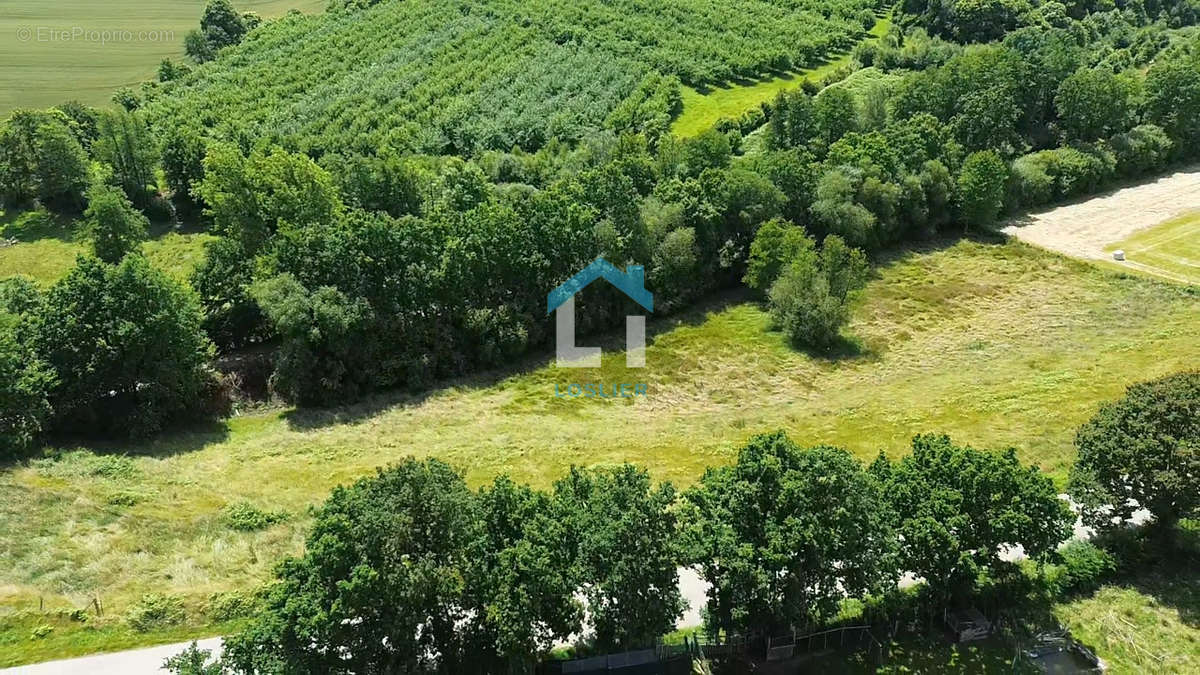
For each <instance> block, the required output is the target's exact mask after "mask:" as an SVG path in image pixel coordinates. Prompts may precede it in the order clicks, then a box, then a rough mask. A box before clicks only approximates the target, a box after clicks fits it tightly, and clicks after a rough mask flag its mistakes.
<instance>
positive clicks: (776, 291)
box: [767, 234, 868, 349]
mask: <svg viewBox="0 0 1200 675" xmlns="http://www.w3.org/2000/svg"><path fill="white" fill-rule="evenodd" d="M795 236H796V235H792V237H791V238H792V240H793V241H792V243H790V246H791V247H794V248H795V249H796V253H797V255H796V256H795V257H792V258H789V259H785V260H784V262H783V266H782V268H781V270H782V271H781V272H780V273H779V277H778V278H777V279H775V280H774V281H773V282H771V285H770V290H769V291H768V293H767V308H768V310H769V311H770V313H771V320H772V321H773V322H774V324H775V325H776V326H777V327H778V328H780V329H781V330H783V332H784V333H785V334H786V335H787V336H788V339H789V340H791V341H792V343H793V344H795V345H796V346H799V347H810V348H815V349H829V348H830V347H833V346H835V345H836V344H837V341H838V339H839V337H840V335H839V330H840V329H841V327H842V326H843V325H844V324H845V323H846V321H847V319H848V318H849V305H848V302H847V300H848V296H849V294H850V293H851V292H853V291H856V290H858V289H860V288H862V287H863V285H864V284H866V281H867V272H868V266H867V260H866V256H865V255H863V252H862V251H860V250H858V249H853V248H850V247H848V246H847V245H846V242H845V240H843V239H842V238H841V237H839V236H837V235H833V234H831V235H829V236H828V237H826V238H825V242H824V243H823V245H822V246H821V251H820V254H817V252H816V251H815V249H814V248H813V246H812V243H811V242H809V243H807V244H802V243H800V242H798V241H796V240H795ZM788 238H789V237H787V235H786V234H785V238H784V241H782V242H781V244H782V249H783V251H785V252H786V251H787V249H788V248H789V242H788V241H787V239H788Z"/></svg>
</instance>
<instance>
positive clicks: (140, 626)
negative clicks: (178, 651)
mask: <svg viewBox="0 0 1200 675" xmlns="http://www.w3.org/2000/svg"><path fill="white" fill-rule="evenodd" d="M186 618H187V613H186V612H185V611H184V609H183V602H182V601H180V599H179V598H176V597H172V596H169V595H161V594H159V593H149V594H147V595H143V596H142V599H141V601H139V602H138V604H136V605H134V606H133V607H132V608H131V609H130V610H129V612H128V613H127V614H126V615H125V623H127V624H129V627H130V628H132V629H134V630H135V631H137V632H139V633H145V632H147V631H151V630H154V629H156V628H165V627H167V626H174V625H176V624H180V623H183V620H184V619H186Z"/></svg>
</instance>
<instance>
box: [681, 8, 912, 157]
mask: <svg viewBox="0 0 1200 675" xmlns="http://www.w3.org/2000/svg"><path fill="white" fill-rule="evenodd" d="M891 25H892V22H891V19H888V18H883V19H880V20H879V21H877V22H876V23H875V26H874V27H873V28H872V29H871V32H870V35H871V38H872V39H873V38H878V37H881V36H883V35H886V34H887V31H888V28H889V27H890V26H891ZM849 63H850V52H849V51H845V52H841V53H838V54H832V55H830V58H829V59H828V60H827V61H826V62H825V63H823V64H821V65H819V66H817V67H815V68H810V69H806V70H798V71H792V72H788V73H779V74H777V75H775V76H773V77H765V78H762V79H760V80H756V81H748V82H740V83H736V84H729V85H726V86H715V87H709V88H706V89H704V90H703V91H701V90H698V89H695V88H693V87H683V89H682V90H681V92H680V93H681V95H682V99H683V112H682V113H680V115H679V117H678V118H676V119H675V122H674V123H673V124H672V125H671V133H673V134H675V135H676V136H683V137H686V136H694V135H696V134H698V133H700V132H701V131H704V130H705V129H708V128H709V127H711V126H712V125H713V124H715V123H716V122H717V120H720V119H722V118H728V119H737V118H738V117H739V116H741V114H742V113H744V112H746V111H747V110H750V109H752V108H754V107H755V106H758V105H761V104H763V103H766V102H768V101H771V100H773V99H774V98H775V97H776V96H777V95H778V94H779V92H781V91H787V90H789V89H793V88H795V87H799V86H800V83H802V82H803V81H804V80H806V79H808V80H812V81H814V82H816V81H819V80H820V79H821V78H823V77H825V76H826V75H828V74H829V73H832V72H834V71H835V70H837V69H839V68H842V67H844V66H847V65H849Z"/></svg>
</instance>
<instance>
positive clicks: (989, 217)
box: [958, 150, 1008, 227]
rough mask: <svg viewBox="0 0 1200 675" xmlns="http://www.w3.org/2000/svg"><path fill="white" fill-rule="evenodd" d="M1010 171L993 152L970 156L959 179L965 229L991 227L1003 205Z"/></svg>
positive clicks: (960, 203)
mask: <svg viewBox="0 0 1200 675" xmlns="http://www.w3.org/2000/svg"><path fill="white" fill-rule="evenodd" d="M1007 180H1008V167H1006V166H1005V165H1004V161H1003V160H1001V159H1000V157H999V156H998V155H997V154H996V153H995V152H992V151H991V150H985V151H982V152H974V153H971V155H969V156H968V157H967V159H966V161H965V162H963V167H962V171H961V172H960V173H959V175H958V201H959V210H960V213H961V214H962V219H963V225H964V226H968V227H969V226H971V225H977V226H983V227H986V226H988V225H991V224H992V223H993V222H995V220H996V216H998V215H999V214H1000V208H1001V206H1003V204H1004V185H1005V182H1006V181H1007Z"/></svg>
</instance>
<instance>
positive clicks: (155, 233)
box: [0, 211, 214, 287]
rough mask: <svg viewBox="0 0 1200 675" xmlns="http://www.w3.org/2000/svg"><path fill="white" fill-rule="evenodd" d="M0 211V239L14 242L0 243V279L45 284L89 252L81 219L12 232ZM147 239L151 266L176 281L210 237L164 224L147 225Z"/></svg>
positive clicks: (184, 275) (57, 220)
mask: <svg viewBox="0 0 1200 675" xmlns="http://www.w3.org/2000/svg"><path fill="white" fill-rule="evenodd" d="M11 220H12V219H11V218H6V217H5V216H4V214H3V212H2V211H0V239H5V238H9V237H11V238H12V239H14V240H15V241H16V243H15V244H8V245H0V279H3V278H4V277H8V276H12V275H16V274H23V275H26V276H29V277H32V278H33V280H34V281H35V282H37V283H38V284H39V285H40V286H43V287H46V286H50V285H51V284H53V283H54V282H55V281H58V280H59V279H60V278H62V277H63V276H65V275H66V274H67V272H70V271H71V268H73V267H74V266H75V258H76V257H77V256H79V255H83V254H85V253H88V252H89V248H90V245H89V244H88V242H87V240H86V237H85V235H84V234H83V233H82V232H80V231H79V228H80V226H81V221H78V220H71V219H69V218H65V217H55V219H54V220H53V221H51V222H50V223H48V225H49V226H48V227H47V228H41V229H36V230H30V231H23V232H14V231H13V228H12V227H5V226H11V225H12V223H11V222H10V221H11ZM149 234H150V238H149V240H147V241H146V242H145V243H144V244H142V251H143V252H144V253H145V254H146V257H147V258H148V259H149V260H150V263H151V264H153V265H154V266H155V267H157V268H159V269H161V270H163V271H164V272H166V273H167V274H169V275H171V277H173V278H174V279H175V280H177V281H186V280H187V278H188V276H189V275H191V273H192V270H193V269H195V267H196V265H198V264H199V263H200V261H201V260H202V259H203V257H204V243H205V242H206V241H208V240H209V239H213V238H214V237H213V235H211V234H208V233H207V232H194V231H191V229H190V228H184V229H175V228H173V227H169V226H165V225H156V226H152V227H151V228H150V233H149Z"/></svg>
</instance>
